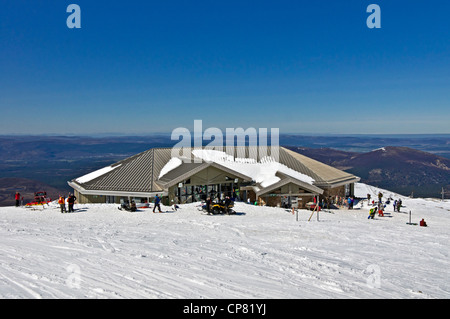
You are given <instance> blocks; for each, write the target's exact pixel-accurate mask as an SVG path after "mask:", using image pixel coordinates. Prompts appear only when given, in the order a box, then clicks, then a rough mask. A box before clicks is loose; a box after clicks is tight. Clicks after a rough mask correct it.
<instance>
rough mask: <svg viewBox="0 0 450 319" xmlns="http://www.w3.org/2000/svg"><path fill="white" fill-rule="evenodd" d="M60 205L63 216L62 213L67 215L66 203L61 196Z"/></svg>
mask: <svg viewBox="0 0 450 319" xmlns="http://www.w3.org/2000/svg"><path fill="white" fill-rule="evenodd" d="M58 204H59V207H61V214H62V213H67V211H66V201H65V199H64V197H63V196H59V199H58Z"/></svg>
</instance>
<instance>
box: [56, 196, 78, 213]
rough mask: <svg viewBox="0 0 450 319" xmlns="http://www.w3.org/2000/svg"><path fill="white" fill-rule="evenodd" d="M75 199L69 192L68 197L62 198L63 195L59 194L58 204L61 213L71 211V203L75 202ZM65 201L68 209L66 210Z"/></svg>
mask: <svg viewBox="0 0 450 319" xmlns="http://www.w3.org/2000/svg"><path fill="white" fill-rule="evenodd" d="M76 200H77V198H76V197H75V195H73V194H69V197H67V199H66V198H64V196H62V195H60V196H59V198H58V204H59V206H60V207H61V213H73V212H74V210H73V205H74V204H75V201H76ZM66 201H67V204H68V208H69V210H68V211H67V210H66Z"/></svg>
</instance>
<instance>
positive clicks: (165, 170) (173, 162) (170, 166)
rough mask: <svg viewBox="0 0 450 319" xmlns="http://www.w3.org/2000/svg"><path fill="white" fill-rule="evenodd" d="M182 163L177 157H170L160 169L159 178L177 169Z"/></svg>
mask: <svg viewBox="0 0 450 319" xmlns="http://www.w3.org/2000/svg"><path fill="white" fill-rule="evenodd" d="M182 163H183V161H182V160H181V159H179V158H178V157H172V158H171V159H170V160H169V161H168V162H167V164H166V165H164V167H163V168H162V169H161V172H160V173H159V177H158V178H161V177H163V176H164V175H166V174H167V173H168V172H170V171H171V170H173V169H175V168H177V167H178V166H180V165H181V164H182Z"/></svg>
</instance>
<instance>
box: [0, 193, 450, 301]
mask: <svg viewBox="0 0 450 319" xmlns="http://www.w3.org/2000/svg"><path fill="white" fill-rule="evenodd" d="M356 192H357V194H358V195H360V196H363V197H366V194H367V193H369V192H370V193H371V194H372V197H373V198H375V197H376V194H377V193H378V190H377V189H375V188H373V187H370V186H367V185H364V184H358V185H357V187H356ZM384 195H385V196H384V198H387V197H388V196H389V195H390V192H387V191H384ZM392 196H393V197H395V198H399V196H398V195H395V194H392ZM402 199H403V205H404V207H403V208H402V211H401V212H400V213H397V212H395V213H394V212H393V208H392V206H391V205H389V206H388V207H387V213H388V214H386V217H378V216H377V217H376V218H375V220H368V219H367V216H368V206H367V201H365V202H364V203H363V204H364V206H363V207H362V208H361V207H360V204H358V205H357V206H356V207H355V209H354V210H346V209H343V210H332V211H331V212H324V211H322V212H320V214H319V221H318V220H317V216H316V215H314V216H313V218H311V221H309V222H308V218H309V217H310V214H311V212H309V211H306V210H301V211H299V214H298V221H296V216H295V215H292V214H291V213H290V212H288V211H286V210H284V209H281V208H269V207H256V206H250V205H247V204H244V203H237V204H236V211H237V212H238V214H237V215H232V216H222V215H219V216H207V215H203V214H201V213H200V212H199V211H198V210H197V204H187V205H182V206H181V208H180V209H179V210H178V211H177V212H173V211H172V210H171V209H170V208H169V207H165V209H166V210H167V213H163V214H159V213H157V214H153V213H152V211H151V210H150V209H141V210H139V211H137V212H134V213H129V212H124V211H120V210H118V209H117V207H118V205H109V204H105V205H75V209H76V211H75V213H71V214H61V213H60V212H59V209H58V208H57V205H52V206H50V207H48V208H46V209H44V210H37V211H32V210H29V209H26V208H16V207H3V208H0V239H1V240H0V298H220V299H221V298H233V299H235V298H258V299H260V298H264V299H265V298H287V299H289V298H449V297H450V258H449V257H450V245H449V234H450V231H449V230H450V201H448V200H447V201H445V202H442V201H439V200H431V199H409V198H405V197H402ZM409 211H411V212H412V221H413V222H415V223H418V222H419V220H420V219H422V218H424V219H425V221H426V222H427V224H428V227H419V226H411V225H407V224H406V223H407V222H408V218H409V217H408V213H409Z"/></svg>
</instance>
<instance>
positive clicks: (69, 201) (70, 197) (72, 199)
mask: <svg viewBox="0 0 450 319" xmlns="http://www.w3.org/2000/svg"><path fill="white" fill-rule="evenodd" d="M76 200H77V198H76V197H75V196H74V195H73V194H70V195H69V197H68V198H67V203H68V204H69V205H68V206H69V213H70V212H73V205H74V204H75V201H76Z"/></svg>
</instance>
